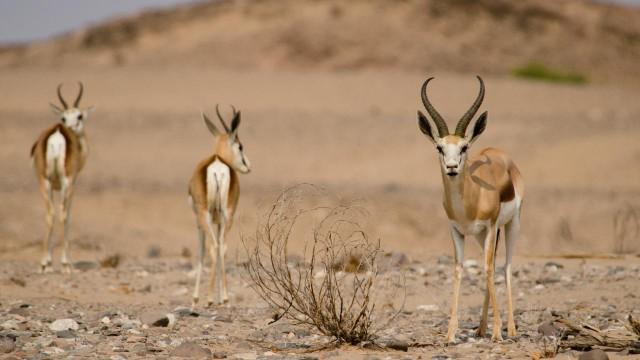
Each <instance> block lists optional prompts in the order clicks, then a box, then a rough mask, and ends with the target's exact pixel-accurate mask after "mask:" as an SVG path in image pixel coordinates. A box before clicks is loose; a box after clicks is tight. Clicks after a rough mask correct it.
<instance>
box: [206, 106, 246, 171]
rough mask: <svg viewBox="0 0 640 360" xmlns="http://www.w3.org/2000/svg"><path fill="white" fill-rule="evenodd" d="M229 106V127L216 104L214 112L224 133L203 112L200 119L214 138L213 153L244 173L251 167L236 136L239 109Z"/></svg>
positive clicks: (238, 124) (238, 123)
mask: <svg viewBox="0 0 640 360" xmlns="http://www.w3.org/2000/svg"><path fill="white" fill-rule="evenodd" d="M231 108H232V109H233V119H232V120H231V127H229V126H227V123H225V121H224V119H223V118H222V115H220V110H219V109H218V105H216V114H217V115H218V119H220V123H222V127H223V128H224V130H225V132H224V133H223V132H221V131H220V130H218V128H217V127H216V126H215V125H214V124H213V122H211V120H209V117H207V115H206V114H205V113H204V112H203V113H202V119H203V120H204V123H205V125H207V128H208V129H209V131H210V132H211V134H213V136H214V137H215V139H216V148H215V153H216V154H217V155H219V156H220V157H221V158H222V160H224V161H225V162H226V163H227V164H229V165H231V166H233V168H234V169H236V170H238V171H239V172H241V173H243V174H246V173H248V172H249V171H251V167H250V165H249V159H248V158H247V156H246V155H245V154H244V149H243V147H242V143H241V142H240V138H239V137H238V127H239V126H240V111H236V108H235V107H233V106H231Z"/></svg>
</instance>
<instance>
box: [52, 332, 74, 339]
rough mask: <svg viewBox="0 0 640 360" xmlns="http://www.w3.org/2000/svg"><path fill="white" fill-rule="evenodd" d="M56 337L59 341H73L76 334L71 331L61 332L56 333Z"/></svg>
mask: <svg viewBox="0 0 640 360" xmlns="http://www.w3.org/2000/svg"><path fill="white" fill-rule="evenodd" d="M56 336H57V337H59V338H61V339H73V338H75V337H76V334H75V333H74V332H73V331H71V330H62V331H56Z"/></svg>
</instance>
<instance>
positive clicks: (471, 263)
mask: <svg viewBox="0 0 640 360" xmlns="http://www.w3.org/2000/svg"><path fill="white" fill-rule="evenodd" d="M463 266H464V267H465V268H477V267H478V261H476V260H474V259H467V260H465V261H464V263H463Z"/></svg>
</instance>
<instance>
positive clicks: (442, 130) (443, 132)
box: [421, 77, 449, 137]
mask: <svg viewBox="0 0 640 360" xmlns="http://www.w3.org/2000/svg"><path fill="white" fill-rule="evenodd" d="M431 80H433V78H432V77H430V78H428V79H427V80H425V82H424V83H423V84H422V91H421V95H422V103H423V104H424V107H425V108H426V109H427V112H428V113H429V115H431V118H432V119H433V121H434V122H435V123H436V128H438V134H439V135H440V137H445V136H447V135H449V127H447V123H446V122H445V121H444V119H443V118H442V115H440V114H439V113H438V111H437V110H436V108H434V107H433V105H431V102H430V101H429V98H428V97H427V85H428V84H429V81H431Z"/></svg>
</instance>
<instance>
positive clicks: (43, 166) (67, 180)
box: [31, 82, 93, 273]
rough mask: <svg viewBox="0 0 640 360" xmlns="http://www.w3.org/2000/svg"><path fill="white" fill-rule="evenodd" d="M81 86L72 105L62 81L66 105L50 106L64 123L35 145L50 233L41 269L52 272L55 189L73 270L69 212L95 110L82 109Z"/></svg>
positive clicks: (65, 264)
mask: <svg viewBox="0 0 640 360" xmlns="http://www.w3.org/2000/svg"><path fill="white" fill-rule="evenodd" d="M78 85H79V86H80V90H79V92H78V96H77V97H76V100H75V101H74V102H73V106H69V105H68V104H67V102H66V101H65V100H64V98H63V97H62V93H61V89H62V84H60V85H58V99H60V103H61V104H62V108H60V107H58V106H56V105H54V104H50V105H51V108H52V109H53V112H54V113H55V114H56V115H58V116H59V117H60V121H61V123H58V124H56V125H54V126H52V127H50V128H48V129H46V130H45V131H43V132H42V133H41V134H40V137H38V140H36V142H35V143H34V144H33V146H32V147H31V160H32V163H33V165H34V167H35V170H36V175H37V176H38V181H39V184H40V193H41V194H42V197H43V198H44V202H45V205H46V207H47V215H46V221H47V234H46V235H45V238H44V242H43V256H42V260H41V261H40V271H41V272H49V271H52V267H51V253H52V251H53V242H52V241H51V235H52V233H53V226H54V223H53V221H54V217H55V208H54V199H53V193H54V191H59V192H60V201H59V202H60V211H59V214H58V219H59V221H60V224H61V226H62V227H63V228H62V233H61V236H60V239H61V241H62V244H63V247H62V259H61V262H62V266H63V272H65V273H70V272H71V266H70V263H69V254H68V250H69V241H68V227H69V217H70V215H69V211H70V209H71V197H72V195H73V189H74V184H75V182H76V180H77V178H78V174H79V173H80V170H82V168H83V167H84V164H85V161H86V159H87V152H88V146H87V140H86V137H85V134H84V122H85V120H86V119H87V117H88V116H89V113H90V112H92V111H93V107H89V108H86V109H80V108H79V105H80V99H82V90H83V86H82V83H81V82H79V83H78Z"/></svg>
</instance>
